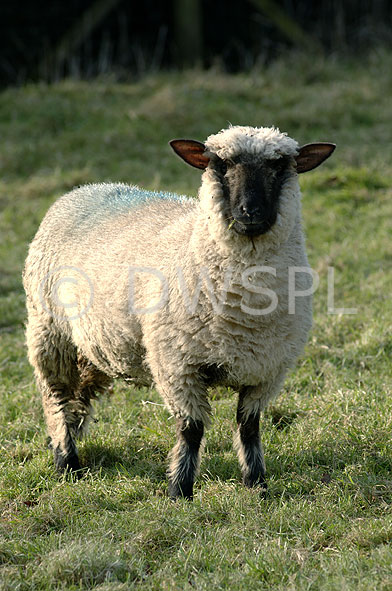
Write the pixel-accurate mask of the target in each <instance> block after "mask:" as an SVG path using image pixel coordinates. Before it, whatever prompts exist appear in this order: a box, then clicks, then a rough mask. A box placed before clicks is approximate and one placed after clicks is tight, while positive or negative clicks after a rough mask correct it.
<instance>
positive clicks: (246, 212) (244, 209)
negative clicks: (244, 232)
mask: <svg viewBox="0 0 392 591" xmlns="http://www.w3.org/2000/svg"><path fill="white" fill-rule="evenodd" d="M240 212H241V214H242V215H243V216H244V217H247V218H253V217H257V216H259V215H260V209H259V208H258V207H251V206H249V205H240Z"/></svg>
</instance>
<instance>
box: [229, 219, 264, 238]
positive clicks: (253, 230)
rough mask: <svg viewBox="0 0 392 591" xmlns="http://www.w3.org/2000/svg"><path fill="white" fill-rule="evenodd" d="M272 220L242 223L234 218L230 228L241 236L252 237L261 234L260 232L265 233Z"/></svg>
mask: <svg viewBox="0 0 392 591" xmlns="http://www.w3.org/2000/svg"><path fill="white" fill-rule="evenodd" d="M273 225H274V222H271V221H263V222H258V223H247V224H245V223H243V222H239V221H238V220H235V221H234V223H233V225H232V228H233V230H234V231H235V232H237V234H240V235H241V236H248V237H249V238H254V237H256V236H261V235H262V234H266V233H267V232H268V230H270V229H271V228H272V226H273Z"/></svg>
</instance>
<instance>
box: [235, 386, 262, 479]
mask: <svg viewBox="0 0 392 591" xmlns="http://www.w3.org/2000/svg"><path fill="white" fill-rule="evenodd" d="M237 424H238V429H237V433H236V435H235V439H234V443H235V447H236V450H237V454H238V459H239V462H240V466H241V470H242V478H243V483H244V484H245V485H246V486H248V487H256V486H257V487H260V488H262V489H263V490H266V489H267V484H266V481H265V464H264V454H263V449H262V446H261V441H260V407H259V405H258V403H257V401H254V400H253V399H252V390H251V389H248V388H243V389H242V390H241V392H240V395H239V399H238V407H237Z"/></svg>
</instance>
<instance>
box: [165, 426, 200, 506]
mask: <svg viewBox="0 0 392 591" xmlns="http://www.w3.org/2000/svg"><path fill="white" fill-rule="evenodd" d="M203 433H204V425H203V423H202V421H195V420H193V419H191V418H187V419H179V420H178V422H177V443H176V445H175V446H174V448H173V449H172V451H171V463H170V468H169V496H170V498H172V499H176V498H177V497H184V498H186V499H192V498H193V483H194V480H195V476H196V473H197V470H198V467H199V450H200V444H201V440H202V438H203Z"/></svg>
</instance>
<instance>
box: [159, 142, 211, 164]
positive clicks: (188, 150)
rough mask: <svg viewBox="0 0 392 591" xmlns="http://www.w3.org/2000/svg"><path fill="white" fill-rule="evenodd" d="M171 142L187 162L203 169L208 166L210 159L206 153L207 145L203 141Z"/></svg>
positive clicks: (177, 152) (176, 151)
mask: <svg viewBox="0 0 392 591" xmlns="http://www.w3.org/2000/svg"><path fill="white" fill-rule="evenodd" d="M169 144H170V145H171V147H172V148H173V150H174V151H175V153H176V154H178V156H180V158H182V159H183V160H185V162H186V163H187V164H190V165H191V166H194V167H195V168H201V169H203V170H204V169H205V168H207V166H208V163H209V161H210V159H209V158H208V156H206V155H205V154H204V152H205V151H206V147H205V145H204V144H202V143H201V142H197V141H196V140H171V142H169Z"/></svg>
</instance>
